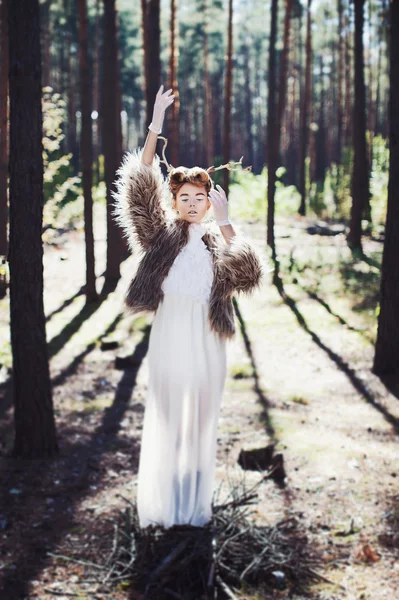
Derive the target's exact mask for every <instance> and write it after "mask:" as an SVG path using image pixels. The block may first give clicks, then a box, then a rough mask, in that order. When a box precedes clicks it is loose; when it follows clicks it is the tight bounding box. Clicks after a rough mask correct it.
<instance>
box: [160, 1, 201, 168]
mask: <svg viewBox="0 0 399 600" xmlns="http://www.w3.org/2000/svg"><path fill="white" fill-rule="evenodd" d="M204 52H205V49H204ZM178 56H179V47H178V35H177V17H176V0H171V6H170V59H169V89H172V90H173V95H174V96H175V99H174V101H173V103H172V106H171V107H170V112H169V124H170V126H169V138H170V162H171V164H172V165H173V166H174V167H177V166H178V163H179V111H180V96H179V88H178V82H177V65H178ZM205 90H206V75H205Z"/></svg>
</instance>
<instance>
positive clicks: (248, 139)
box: [243, 34, 260, 165]
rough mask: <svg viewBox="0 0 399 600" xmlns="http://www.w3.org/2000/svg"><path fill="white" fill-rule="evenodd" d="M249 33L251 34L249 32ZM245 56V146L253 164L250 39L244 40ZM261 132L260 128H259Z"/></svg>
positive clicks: (250, 163) (249, 162) (249, 160)
mask: <svg viewBox="0 0 399 600" xmlns="http://www.w3.org/2000/svg"><path fill="white" fill-rule="evenodd" d="M248 35H249V34H248ZM243 50H244V57H245V59H244V60H245V64H244V70H245V75H244V76H245V88H244V94H245V101H244V115H245V119H243V126H244V127H245V131H246V136H245V137H244V139H245V147H246V148H247V153H248V158H247V160H248V164H249V165H253V160H254V154H253V141H252V119H253V107H252V105H253V91H252V89H251V59H250V52H249V50H250V48H249V43H248V39H247V40H245V42H244V47H243ZM259 133H260V130H259Z"/></svg>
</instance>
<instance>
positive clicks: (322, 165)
mask: <svg viewBox="0 0 399 600" xmlns="http://www.w3.org/2000/svg"><path fill="white" fill-rule="evenodd" d="M323 70H324V63H323V55H322V54H320V109H319V124H318V129H317V132H316V136H315V145H316V148H315V150H316V151H315V165H314V181H316V183H320V184H322V183H323V182H324V178H325V174H326V167H327V161H326V158H327V157H326V121H325V112H326V107H325V105H326V91H325V88H324V74H323Z"/></svg>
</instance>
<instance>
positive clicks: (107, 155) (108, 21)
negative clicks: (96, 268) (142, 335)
mask: <svg viewBox="0 0 399 600" xmlns="http://www.w3.org/2000/svg"><path fill="white" fill-rule="evenodd" d="M103 24H104V52H103V61H104V63H103V64H104V85H103V95H102V100H103V108H102V113H103V141H104V174H105V185H106V189H107V265H106V272H105V287H106V289H107V290H111V289H114V287H115V285H116V283H117V281H118V280H119V278H120V263H121V262H122V260H123V256H124V251H125V247H124V244H123V240H122V234H121V230H120V229H119V227H118V226H117V224H116V222H115V220H114V218H113V216H112V206H113V198H112V191H114V185H113V184H114V181H115V177H116V171H117V169H118V167H119V165H120V163H121V159H122V156H121V148H120V145H119V143H118V142H120V138H119V133H118V132H119V131H120V124H119V126H118V123H117V119H119V120H120V114H119V115H118V99H117V90H118V69H117V58H118V52H117V43H116V9H115V0H104V19H103Z"/></svg>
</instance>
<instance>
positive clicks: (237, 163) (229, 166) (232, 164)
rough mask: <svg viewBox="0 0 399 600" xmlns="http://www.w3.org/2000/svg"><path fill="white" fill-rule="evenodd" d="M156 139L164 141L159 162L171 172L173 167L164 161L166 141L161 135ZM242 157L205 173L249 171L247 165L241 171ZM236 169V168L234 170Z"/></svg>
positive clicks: (209, 168) (211, 168)
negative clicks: (225, 170) (161, 158)
mask: <svg viewBox="0 0 399 600" xmlns="http://www.w3.org/2000/svg"><path fill="white" fill-rule="evenodd" d="M158 139H160V140H164V142H165V143H164V146H163V148H162V156H163V160H161V161H160V162H161V163H163V164H164V165H166V168H167V171H168V172H170V171H173V169H174V168H175V167H173V165H171V164H169V163H168V161H167V160H166V157H165V150H166V146H167V145H168V139H167V138H165V137H163V136H162V135H159V136H158ZM243 158H244V157H243V156H241V158H240V160H239V161H230V162H228V163H225V164H224V165H220V167H214V166H212V167H208V168H207V169H204V170H205V171H207V172H208V173H213V172H214V171H219V170H220V169H228V170H229V171H250V170H251V169H252V165H249V167H245V169H242V168H241V167H242V159H243ZM234 167H237V168H234Z"/></svg>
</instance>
